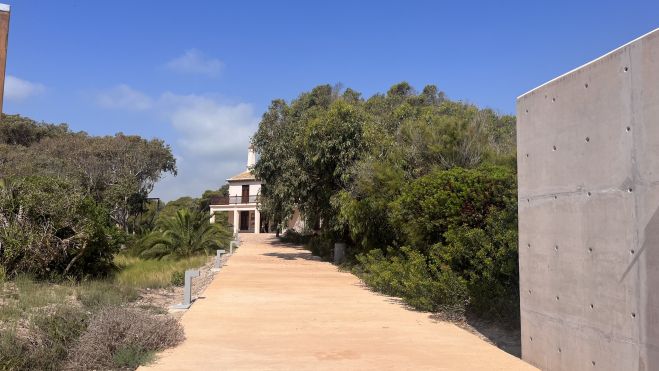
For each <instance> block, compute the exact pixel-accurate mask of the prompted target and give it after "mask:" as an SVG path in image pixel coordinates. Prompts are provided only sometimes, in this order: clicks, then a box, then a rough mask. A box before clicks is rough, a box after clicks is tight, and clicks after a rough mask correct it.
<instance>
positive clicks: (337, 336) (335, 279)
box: [141, 235, 533, 370]
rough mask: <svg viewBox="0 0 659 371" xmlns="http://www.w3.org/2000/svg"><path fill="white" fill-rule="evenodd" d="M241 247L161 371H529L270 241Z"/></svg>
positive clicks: (159, 365)
mask: <svg viewBox="0 0 659 371" xmlns="http://www.w3.org/2000/svg"><path fill="white" fill-rule="evenodd" d="M243 239H244V240H245V242H244V243H243V246H242V247H241V248H240V249H239V250H238V252H237V253H236V254H234V255H233V256H232V257H231V258H230V259H229V261H228V263H227V265H226V266H225V267H224V268H222V269H223V270H222V271H221V272H220V273H219V274H218V275H217V276H216V277H215V279H214V281H213V282H212V283H211V284H210V285H209V286H208V288H207V289H206V291H205V292H204V294H203V298H200V299H199V300H197V301H196V302H195V304H194V305H193V306H192V308H191V309H190V310H189V311H188V312H187V313H186V314H185V315H184V316H183V318H182V323H183V326H184V328H185V333H186V337H187V339H186V341H185V342H184V343H183V344H182V345H180V346H179V347H177V348H174V349H172V350H168V351H166V352H164V353H162V354H161V355H160V357H159V359H158V361H156V363H154V364H153V365H151V366H150V367H146V368H141V369H144V370H146V369H157V370H531V369H533V367H531V366H530V365H528V364H526V363H524V362H523V361H521V360H519V359H518V358H515V357H513V356H511V355H509V354H507V353H505V352H503V351H502V350H500V349H498V348H497V347H495V346H493V345H490V344H488V343H486V342H485V341H483V340H481V339H479V338H478V337H476V336H475V335H473V334H471V333H468V332H467V331H464V330H462V329H460V328H458V327H456V326H454V325H452V324H449V323H445V322H436V321H433V320H431V319H430V318H429V316H428V313H420V312H415V311H411V310H407V309H405V308H403V307H402V306H401V305H400V304H398V303H397V301H396V300H394V299H392V298H388V297H386V296H382V295H378V294H375V293H373V292H371V291H369V290H367V289H366V288H363V287H362V285H361V284H360V282H359V280H358V279H357V278H356V277H355V276H353V275H351V274H349V273H341V272H338V271H337V269H336V268H335V267H334V266H333V265H331V264H329V263H325V262H319V261H315V260H312V259H311V255H310V254H309V253H308V252H306V251H305V250H301V249H299V248H295V247H290V246H286V245H281V244H278V243H277V242H275V239H274V238H273V237H272V236H269V235H260V236H259V235H250V236H245V235H243Z"/></svg>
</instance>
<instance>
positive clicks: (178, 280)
mask: <svg viewBox="0 0 659 371" xmlns="http://www.w3.org/2000/svg"><path fill="white" fill-rule="evenodd" d="M171 282H172V285H173V286H183V285H185V272H181V271H176V272H173V273H172V280H171Z"/></svg>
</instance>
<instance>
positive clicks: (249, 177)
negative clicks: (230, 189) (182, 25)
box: [227, 170, 256, 182]
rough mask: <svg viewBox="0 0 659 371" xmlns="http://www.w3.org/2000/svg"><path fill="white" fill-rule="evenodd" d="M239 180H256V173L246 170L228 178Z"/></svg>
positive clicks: (228, 180) (232, 180) (229, 180)
mask: <svg viewBox="0 0 659 371" xmlns="http://www.w3.org/2000/svg"><path fill="white" fill-rule="evenodd" d="M239 180H256V177H255V176H254V174H252V172H251V171H249V170H245V171H243V172H242V173H240V174H237V175H234V176H232V177H231V178H229V179H227V182H235V181H239Z"/></svg>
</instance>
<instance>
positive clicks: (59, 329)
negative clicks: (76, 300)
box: [0, 306, 88, 370]
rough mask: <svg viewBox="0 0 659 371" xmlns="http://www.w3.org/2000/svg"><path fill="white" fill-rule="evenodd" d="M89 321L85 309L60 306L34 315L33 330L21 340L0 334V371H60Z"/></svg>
mask: <svg viewBox="0 0 659 371" xmlns="http://www.w3.org/2000/svg"><path fill="white" fill-rule="evenodd" d="M87 321H88V314H87V313H86V312H85V311H83V310H82V309H79V308H76V307H72V306H57V307H55V308H45V309H41V310H39V311H37V312H36V313H34V314H33V316H32V324H33V326H32V329H31V331H29V333H27V334H26V335H23V336H22V337H20V336H18V335H17V333H16V331H15V330H13V329H5V330H0V370H60V369H61V368H62V363H63V362H64V361H65V359H66V357H67V355H68V349H69V348H70V347H71V346H72V344H73V343H74V342H75V341H76V340H77V339H78V337H79V336H80V334H81V333H82V332H83V331H84V330H85V328H86V326H87Z"/></svg>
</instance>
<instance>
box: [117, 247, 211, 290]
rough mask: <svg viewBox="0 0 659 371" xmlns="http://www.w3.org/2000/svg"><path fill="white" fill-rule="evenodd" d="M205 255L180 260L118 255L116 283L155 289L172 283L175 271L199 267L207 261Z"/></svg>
mask: <svg viewBox="0 0 659 371" xmlns="http://www.w3.org/2000/svg"><path fill="white" fill-rule="evenodd" d="M208 259H209V257H207V256H205V255H201V256H193V257H189V258H185V259H180V260H166V259H162V260H155V259H142V258H139V257H134V256H127V255H118V256H117V257H116V258H115V264H116V265H117V266H119V268H120V269H121V270H120V271H119V273H117V276H116V278H115V279H116V282H117V283H118V284H121V285H124V286H130V287H137V288H150V289H157V288H163V287H169V286H171V285H172V277H173V276H174V274H175V273H177V272H178V273H179V274H180V272H185V270H186V269H192V268H199V267H201V266H202V265H204V264H206V262H208Z"/></svg>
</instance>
